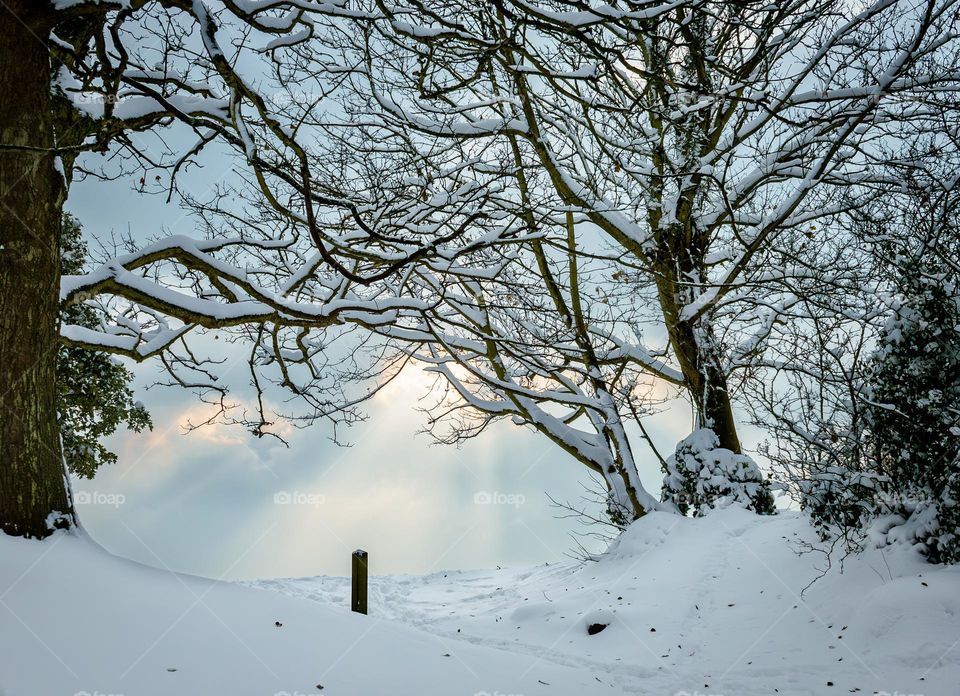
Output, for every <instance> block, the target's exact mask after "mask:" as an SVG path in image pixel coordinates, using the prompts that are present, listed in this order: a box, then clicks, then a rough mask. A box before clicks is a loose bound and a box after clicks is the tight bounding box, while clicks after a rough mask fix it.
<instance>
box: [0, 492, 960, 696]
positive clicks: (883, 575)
mask: <svg viewBox="0 0 960 696" xmlns="http://www.w3.org/2000/svg"><path fill="white" fill-rule="evenodd" d="M810 538H811V532H810V530H809V528H808V527H807V526H806V523H805V522H804V521H803V520H802V518H800V517H799V516H798V515H796V514H792V513H786V514H781V515H778V516H776V517H773V518H759V517H756V516H754V515H752V514H749V513H745V512H742V511H739V510H733V509H731V510H725V511H720V512H717V513H714V514H712V515H711V516H710V517H708V518H706V519H700V520H690V519H683V518H678V517H675V516H670V515H667V514H664V513H657V514H653V515H649V516H648V517H647V518H645V519H643V520H641V521H640V522H638V523H636V524H634V525H633V526H632V527H631V528H630V529H629V530H628V531H627V532H626V533H625V534H624V535H623V537H622V538H621V539H620V540H619V542H618V543H617V544H616V545H615V546H614V548H613V549H611V551H610V552H609V553H608V554H606V555H605V556H604V557H602V558H601V559H600V560H599V561H598V562H592V563H587V564H577V563H575V562H570V563H564V564H553V565H547V566H539V567H536V568H525V569H504V570H496V571H472V572H447V573H437V574H433V575H428V576H416V577H414V576H393V577H373V578H371V590H370V607H371V613H370V616H366V617H364V616H359V615H355V614H350V613H349V612H348V611H346V609H345V608H344V607H345V606H346V605H347V603H348V600H349V585H348V582H347V580H346V579H345V578H332V577H320V578H305V579H297V580H264V581H259V582H257V583H253V584H252V586H251V584H247V585H242V584H237V583H229V582H216V581H213V580H207V579H203V578H196V577H190V576H183V575H177V574H173V573H170V572H166V571H162V570H156V569H151V568H147V567H145V566H141V565H138V564H135V563H132V562H129V561H125V560H122V559H118V558H116V557H113V556H111V555H109V554H107V553H106V552H105V551H103V550H101V549H100V548H99V547H97V546H96V545H95V544H93V543H92V542H91V541H89V540H88V539H85V538H83V537H82V536H78V535H72V536H71V535H62V534H61V535H58V536H55V537H53V538H51V539H49V540H47V541H44V542H27V541H23V540H17V539H10V538H0V694H2V695H3V696H61V695H66V696H71V695H73V694H85V693H86V694H90V695H91V696H93V695H94V694H96V695H97V696H102V695H104V694H122V695H123V696H149V695H152V694H157V695H160V694H163V695H164V696H192V695H194V694H196V695H197V696H201V695H203V696H219V695H227V694H229V695H230V696H246V695H250V696H257V695H263V696H273V695H278V696H282V695H283V694H289V695H291V696H292V695H298V696H305V695H309V694H320V693H321V690H320V689H318V687H317V685H318V684H320V685H322V686H323V687H324V688H323V690H322V694H323V696H327V695H336V696H379V695H381V694H391V695H398V694H410V695H414V694H416V695H417V696H455V695H458V694H463V695H465V696H478V695H481V696H484V695H485V696H494V695H495V696H507V695H517V696H521V695H522V696H539V695H540V694H544V695H551V696H552V695H553V694H560V695H562V694H571V695H573V694H584V695H592V694H598V695H599V694H663V695H664V696H674V695H677V694H684V693H685V694H689V695H693V694H697V695H698V696H703V695H706V694H715V695H724V696H741V695H744V696H752V695H753V694H787V695H794V694H817V695H819V694H832V693H837V694H846V693H863V694H877V693H879V694H891V695H893V694H898V695H905V694H924V695H925V696H957V694H960V643H958V641H960V621H958V618H957V614H958V612H960V568H947V569H945V568H938V567H932V566H929V565H926V564H924V563H923V562H922V561H921V560H920V559H918V558H916V557H915V556H914V555H913V553H912V552H911V551H910V550H908V549H887V550H886V551H885V552H884V553H880V552H879V551H870V552H868V553H866V554H864V555H863V556H860V557H856V558H850V559H847V561H846V563H845V566H844V572H843V573H842V574H841V573H840V572H839V570H838V568H837V567H836V566H835V567H834V568H833V570H831V571H830V572H829V573H828V574H827V575H826V576H825V577H823V578H821V579H820V580H818V581H817V582H816V583H814V584H813V585H812V586H811V587H810V588H809V589H808V590H807V591H806V592H804V593H803V596H801V594H800V593H801V590H803V588H804V587H805V586H807V585H808V584H809V583H810V581H811V580H813V579H814V578H815V577H816V576H817V575H818V574H819V570H818V569H819V568H821V567H822V566H823V564H824V561H825V558H824V556H823V555H822V554H816V553H814V554H805V555H798V554H797V553H796V550H797V549H798V544H799V542H800V541H801V540H802V539H810ZM372 560H373V566H374V568H375V565H376V559H372ZM268 590H275V591H268ZM276 622H280V623H281V624H282V625H281V626H277V625H276ZM592 623H607V624H609V626H608V627H607V628H605V629H604V630H603V631H601V632H600V633H596V634H595V635H588V634H587V630H586V629H587V626H588V625H589V624H592Z"/></svg>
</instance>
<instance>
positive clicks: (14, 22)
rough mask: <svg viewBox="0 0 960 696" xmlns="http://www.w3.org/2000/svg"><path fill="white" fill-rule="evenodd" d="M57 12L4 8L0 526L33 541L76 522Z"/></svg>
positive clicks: (0, 69)
mask: <svg viewBox="0 0 960 696" xmlns="http://www.w3.org/2000/svg"><path fill="white" fill-rule="evenodd" d="M48 7H49V8H48ZM51 15H52V5H49V6H48V3H44V2H37V0H7V2H6V4H5V8H4V10H3V11H0V94H2V95H3V99H0V529H2V530H3V531H4V532H6V533H7V534H12V535H17V536H27V537H35V538H42V537H45V536H47V535H49V534H50V533H51V531H52V528H53V527H63V526H69V525H71V524H73V521H74V515H73V509H72V504H71V500H70V495H69V492H68V488H67V485H68V484H67V480H66V478H65V473H64V466H63V458H62V455H61V450H60V438H59V429H58V425H57V412H56V402H57V392H56V357H57V347H58V342H59V339H58V326H57V316H58V300H59V281H60V253H59V234H60V225H61V213H62V207H63V200H64V196H65V188H64V182H63V178H62V176H61V175H60V174H59V172H58V170H57V161H56V157H55V154H54V152H53V148H54V146H55V133H54V130H55V129H54V124H53V113H52V109H51V94H50V74H51V72H50V58H49V53H48V50H47V47H46V45H45V40H46V37H47V35H48V31H49V22H50V20H51V18H52V17H51Z"/></svg>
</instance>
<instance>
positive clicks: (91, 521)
mask: <svg viewBox="0 0 960 696" xmlns="http://www.w3.org/2000/svg"><path fill="white" fill-rule="evenodd" d="M151 176H152V174H151V173H145V177H146V178H147V179H148V180H149V179H150V178H151ZM231 176H233V173H232V170H231V164H230V162H229V160H226V159H218V158H216V157H213V158H212V159H210V160H209V161H207V165H206V166H205V167H203V168H197V169H194V170H192V171H190V172H188V174H187V175H185V176H184V177H182V178H181V179H180V184H181V186H184V187H185V188H187V189H188V190H190V191H191V192H193V193H196V194H198V195H200V196H201V197H202V196H203V194H204V193H207V192H209V191H210V190H212V187H213V186H215V185H216V184H217V183H218V182H221V181H224V180H228V179H229V178H230V177H231ZM138 180H139V177H138V176H137V175H133V176H123V177H120V178H119V179H117V180H115V181H111V182H103V181H86V182H78V183H75V184H74V185H73V186H72V188H71V191H70V196H69V199H68V203H67V209H68V210H69V211H70V212H72V213H73V214H74V215H76V216H77V218H78V219H79V220H80V222H81V224H82V225H83V227H84V233H85V234H86V235H87V237H88V238H93V237H100V238H109V237H110V236H111V235H118V234H119V235H122V234H128V233H129V234H130V235H131V236H132V237H133V238H134V239H135V240H141V241H142V240H146V239H148V238H150V237H152V236H156V235H160V234H173V233H176V234H185V235H194V236H196V235H198V234H199V231H198V230H197V229H196V228H195V226H194V220H193V219H192V217H191V216H189V215H187V214H185V213H184V211H183V210H182V209H181V208H180V207H179V206H178V205H177V204H176V203H175V202H174V203H166V202H165V200H164V198H163V197H162V196H156V195H145V194H142V193H139V192H138V190H137V189H138V188H139V185H138ZM234 359H235V360H236V363H237V367H238V368H240V369H237V370H236V375H237V377H238V379H240V380H242V378H243V369H242V367H243V365H242V360H240V359H237V358H234ZM134 371H135V373H136V380H135V385H134V386H135V393H136V398H138V399H139V400H141V401H142V402H143V403H144V404H145V405H146V407H147V408H148V410H149V411H150V412H151V414H152V417H153V422H154V428H153V430H152V431H150V432H145V433H141V434H136V433H130V432H125V431H121V432H118V433H117V434H116V435H114V436H112V437H111V438H109V441H108V446H109V447H110V448H111V449H112V451H114V452H116V453H117V455H118V462H117V463H116V464H115V465H112V466H109V467H105V468H103V469H102V470H101V471H100V472H99V473H98V474H97V476H96V478H95V479H93V480H92V481H86V480H76V481H74V490H75V496H76V499H77V502H78V510H79V515H80V520H81V523H82V524H83V526H84V528H85V529H86V530H87V532H88V533H89V534H90V535H91V536H92V537H93V538H94V539H95V540H97V541H98V542H99V543H100V544H102V545H103V546H104V547H105V548H107V549H108V550H110V551H112V552H113V553H116V554H117V555H120V556H123V557H126V558H131V559H134V560H137V561H140V562H143V563H146V564H148V565H151V566H156V567H161V568H167V569H171V570H175V571H179V572H187V573H193V574H197V575H204V576H207V577H214V578H226V579H252V578H268V577H292V576H304V575H318V574H338V575H342V574H347V573H349V568H350V554H351V552H352V551H353V550H354V549H356V548H363V549H365V550H366V551H368V552H369V554H370V567H371V572H372V573H427V572H432V571H438V570H444V569H467V568H483V567H495V566H509V565H529V564H535V563H542V562H553V561H557V560H562V559H566V558H568V555H569V554H576V553H577V542H576V541H575V538H574V537H572V536H571V534H574V533H576V532H578V531H579V532H583V531H588V530H585V528H584V527H583V526H582V523H581V522H580V521H578V520H576V519H572V518H570V517H569V516H568V515H567V512H566V511H565V510H563V509H561V508H558V507H557V506H556V505H555V504H554V502H552V501H559V502H564V503H573V504H581V502H582V500H583V498H584V495H585V492H586V491H587V490H594V491H595V490H597V488H598V487H597V485H596V483H595V481H594V479H593V476H592V474H590V472H589V471H588V470H587V469H586V467H584V466H583V465H581V464H579V463H578V462H576V461H575V460H574V459H573V458H571V457H570V456H569V455H567V454H566V453H564V452H562V451H561V450H560V449H559V448H558V447H556V446H555V445H553V444H552V443H550V442H549V441H547V440H546V439H545V438H543V437H542V436H539V435H537V434H536V433H534V432H533V431H532V430H530V429H526V428H522V427H519V426H515V425H512V424H510V423H508V422H504V423H499V424H497V425H496V426H494V427H493V428H491V429H489V430H488V431H487V432H485V433H484V434H483V435H481V436H479V437H478V438H476V439H473V440H471V441H469V442H467V443H466V444H464V445H463V446H462V447H461V448H456V447H453V446H444V445H436V444H434V443H433V441H432V440H431V438H430V437H429V436H428V435H426V434H422V433H420V434H418V433H419V431H420V430H421V429H422V428H423V426H424V424H425V416H424V415H423V413H422V412H420V411H418V410H417V406H418V405H419V404H420V401H421V399H422V398H423V397H424V396H426V394H427V393H428V391H429V386H430V382H431V379H430V378H428V376H427V375H426V374H424V373H423V372H422V371H420V370H418V369H408V370H407V371H406V372H404V373H403V374H402V375H401V376H400V377H399V378H398V379H397V380H395V381H394V382H393V383H392V384H391V385H390V386H389V387H388V388H387V389H385V390H383V391H381V392H380V393H378V394H377V396H376V397H374V399H373V400H372V401H370V402H369V403H368V404H367V405H366V408H365V411H366V413H367V415H368V419H367V420H366V421H365V422H363V423H361V424H359V425H357V426H354V427H352V428H350V429H349V430H347V431H345V432H343V433H342V436H343V439H344V440H346V441H347V442H349V443H351V446H350V447H340V446H338V445H336V444H334V443H333V442H331V440H330V435H331V430H330V427H329V426H328V425H326V424H318V425H315V426H313V427H310V428H308V429H303V430H296V431H293V430H292V429H291V431H290V432H289V437H288V442H289V447H284V446H283V445H282V444H280V443H278V442H276V441H275V440H273V439H257V438H255V437H253V436H252V435H250V434H249V433H247V432H246V431H244V430H243V429H241V428H239V427H236V426H234V427H228V426H209V427H206V428H202V429H200V430H196V431H192V432H189V433H188V432H187V431H186V430H185V428H184V426H185V424H186V423H187V422H188V421H193V422H196V421H197V420H199V419H200V417H201V416H203V414H204V413H206V411H205V408H206V407H205V406H204V405H203V404H202V403H200V402H198V401H197V400H196V398H195V397H194V396H192V395H191V394H189V393H186V392H183V391H180V390H176V389H171V388H162V387H154V388H150V389H146V388H145V387H146V386H147V385H149V384H151V383H152V382H153V381H155V380H156V379H157V376H158V367H157V365H156V364H155V363H151V362H146V363H144V364H141V365H137V366H135V367H134ZM646 425H647V427H648V429H649V430H650V431H651V434H652V436H653V438H654V439H655V441H656V442H657V443H658V446H659V447H660V448H661V451H664V452H668V453H669V452H670V451H671V450H672V448H673V446H674V444H675V443H676V442H677V441H678V440H679V439H681V438H682V437H684V436H685V435H686V434H687V433H688V432H689V428H690V413H689V407H688V405H687V404H686V403H685V402H682V401H679V402H678V403H676V404H674V406H673V407H672V408H669V409H667V410H666V411H664V412H662V413H660V414H659V415H657V416H655V417H654V418H652V419H651V420H650V421H649V422H648V423H647V424H646ZM640 458H641V477H642V479H643V482H644V484H645V486H647V487H648V489H649V490H652V491H659V481H660V478H661V474H660V472H659V465H658V464H657V462H656V460H655V458H654V457H653V456H652V455H650V454H649V452H645V453H641V455H640ZM590 509H591V511H592V512H593V514H601V512H602V511H601V509H600V507H599V506H598V505H596V504H594V505H593V506H592V507H591V508H590ZM585 543H586V544H587V546H588V548H589V549H590V550H591V551H599V550H602V545H599V544H597V543H596V542H593V543H591V542H590V540H589V539H587V540H585Z"/></svg>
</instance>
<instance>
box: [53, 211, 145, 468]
mask: <svg viewBox="0 0 960 696" xmlns="http://www.w3.org/2000/svg"><path fill="white" fill-rule="evenodd" d="M60 249H61V272H62V273H64V274H76V273H80V272H82V271H83V267H84V264H85V262H86V258H87V246H86V244H85V243H84V241H83V238H82V230H81V228H80V225H79V223H78V222H77V221H76V219H74V218H73V217H71V216H69V215H66V216H64V220H63V226H62V232H61V239H60ZM60 320H61V322H63V323H67V324H74V325H77V326H84V327H87V328H97V326H98V323H99V322H98V320H97V315H96V313H95V312H94V310H93V309H92V308H90V307H88V306H85V305H83V304H79V305H74V306H71V307H68V308H67V309H65V310H64V311H63V312H62V314H61V317H60ZM132 379H133V375H132V374H131V372H130V371H129V370H128V369H126V368H125V367H124V366H123V365H122V364H120V363H119V362H118V361H117V360H116V359H115V358H113V357H112V356H110V355H108V354H107V353H101V352H98V351H92V350H85V349H81V348H72V347H69V346H61V347H60V350H59V353H58V355H57V390H58V411H59V417H60V436H61V438H62V441H63V454H64V457H65V458H66V461H67V466H68V467H69V469H70V471H71V472H73V473H74V474H77V475H79V476H83V477H85V478H93V476H94V474H95V473H96V472H97V469H99V468H100V467H101V466H102V465H104V464H112V463H114V462H116V460H117V455H116V454H114V453H113V452H111V451H109V450H108V449H107V448H106V447H104V446H103V445H102V444H101V443H100V439H101V438H102V437H105V436H107V435H110V434H112V433H113V432H115V431H116V430H117V428H118V427H119V426H120V425H125V426H126V427H127V428H129V429H131V430H133V431H135V432H140V431H142V430H143V429H144V428H152V427H153V423H152V422H151V420H150V414H149V413H148V412H147V410H146V409H145V408H144V407H143V406H142V405H141V404H139V403H137V402H136V401H134V399H133V392H132V391H131V389H130V386H129V385H130V381H131V380H132Z"/></svg>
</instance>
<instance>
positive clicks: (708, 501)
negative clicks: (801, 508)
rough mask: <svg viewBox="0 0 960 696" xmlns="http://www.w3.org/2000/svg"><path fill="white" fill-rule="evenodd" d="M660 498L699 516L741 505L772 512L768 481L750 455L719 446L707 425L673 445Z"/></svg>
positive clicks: (758, 510)
mask: <svg viewBox="0 0 960 696" xmlns="http://www.w3.org/2000/svg"><path fill="white" fill-rule="evenodd" d="M664 473H665V476H664V477H663V492H662V494H661V497H662V500H664V501H665V502H671V503H673V504H675V505H676V506H677V508H678V509H679V510H680V512H681V513H682V514H684V515H686V514H688V513H689V512H691V511H692V513H693V516H694V517H701V516H703V515H705V514H707V513H708V512H709V511H710V510H712V509H714V508H717V507H725V506H727V505H731V504H734V505H741V506H743V507H745V508H746V509H748V510H753V511H754V512H757V513H759V514H773V513H774V507H773V496H772V495H771V493H770V484H769V482H768V481H766V480H765V479H764V478H763V474H762V473H761V471H760V468H759V467H758V466H757V464H756V462H754V461H753V460H752V459H751V458H750V457H748V456H746V455H744V454H737V453H735V452H732V451H731V450H728V449H724V448H722V447H720V441H719V439H718V438H717V436H716V434H715V433H714V432H713V431H712V430H710V429H709V428H701V429H699V430H695V431H694V432H693V433H691V434H690V435H688V436H687V437H686V438H685V439H683V440H681V441H680V443H679V444H678V445H677V450H676V452H675V453H674V455H673V456H672V457H669V458H668V459H667V460H666V462H665V472H664Z"/></svg>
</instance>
